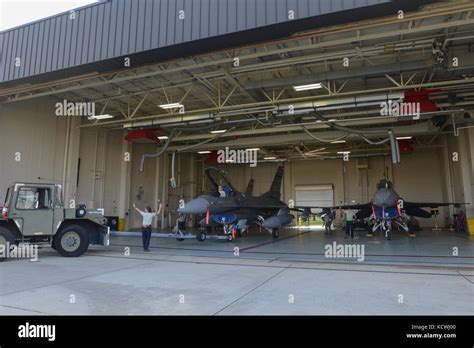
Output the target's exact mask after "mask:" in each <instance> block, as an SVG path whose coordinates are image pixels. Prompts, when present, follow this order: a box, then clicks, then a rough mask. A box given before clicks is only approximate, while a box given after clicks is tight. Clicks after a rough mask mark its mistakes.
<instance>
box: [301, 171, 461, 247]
mask: <svg viewBox="0 0 474 348" xmlns="http://www.w3.org/2000/svg"><path fill="white" fill-rule="evenodd" d="M463 204H466V203H434V202H422V203H414V202H408V201H405V200H403V199H402V198H401V197H400V195H399V194H398V193H397V192H396V191H395V190H394V188H393V184H392V182H390V181H388V180H386V179H383V180H380V181H379V183H378V184H377V191H376V192H375V194H374V196H373V197H372V199H371V201H370V202H369V203H366V204H352V205H351V204H349V205H342V206H335V207H331V209H334V210H336V209H343V210H349V209H350V210H358V212H357V213H356V214H355V217H356V218H357V219H360V220H362V219H366V218H370V219H371V220H372V221H373V226H372V229H371V231H372V234H373V233H375V232H376V231H378V230H381V231H382V232H383V233H384V235H385V238H387V239H388V240H391V239H392V228H393V225H394V224H396V225H398V226H399V227H400V228H401V229H402V230H404V231H405V232H407V233H408V234H409V235H410V236H414V234H413V231H410V229H409V228H408V226H407V220H408V216H413V217H421V218H425V219H428V218H430V217H431V216H432V213H431V212H428V211H426V210H423V209H422V208H431V209H433V208H438V207H447V206H450V205H454V206H455V207H458V208H459V207H460V206H461V205H463ZM304 210H305V211H306V213H307V209H304ZM303 215H304V214H303Z"/></svg>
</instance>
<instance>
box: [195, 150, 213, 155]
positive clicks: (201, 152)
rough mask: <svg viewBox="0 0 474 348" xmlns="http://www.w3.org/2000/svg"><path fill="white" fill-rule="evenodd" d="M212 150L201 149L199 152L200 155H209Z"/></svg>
mask: <svg viewBox="0 0 474 348" xmlns="http://www.w3.org/2000/svg"><path fill="white" fill-rule="evenodd" d="M210 153H211V151H199V152H198V154H200V155H207V154H210Z"/></svg>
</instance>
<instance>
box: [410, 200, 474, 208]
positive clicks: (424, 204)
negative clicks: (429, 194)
mask: <svg viewBox="0 0 474 348" xmlns="http://www.w3.org/2000/svg"><path fill="white" fill-rule="evenodd" d="M466 204H469V203H433V202H421V203H416V202H407V201H403V207H404V208H405V209H406V208H438V207H449V206H450V205H454V206H455V207H456V208H459V207H460V206H461V205H466Z"/></svg>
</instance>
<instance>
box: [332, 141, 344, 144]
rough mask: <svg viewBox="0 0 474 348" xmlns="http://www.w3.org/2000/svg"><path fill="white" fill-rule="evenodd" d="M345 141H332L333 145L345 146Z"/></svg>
mask: <svg viewBox="0 0 474 348" xmlns="http://www.w3.org/2000/svg"><path fill="white" fill-rule="evenodd" d="M345 143H346V141H345V140H337V141H332V142H331V144H345Z"/></svg>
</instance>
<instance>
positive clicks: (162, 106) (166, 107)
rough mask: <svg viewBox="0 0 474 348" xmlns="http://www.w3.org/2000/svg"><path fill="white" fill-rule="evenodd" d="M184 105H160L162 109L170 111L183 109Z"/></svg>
mask: <svg viewBox="0 0 474 348" xmlns="http://www.w3.org/2000/svg"><path fill="white" fill-rule="evenodd" d="M182 106H183V104H180V103H171V104H162V105H160V108H162V109H165V110H168V109H176V108H180V107H182Z"/></svg>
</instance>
